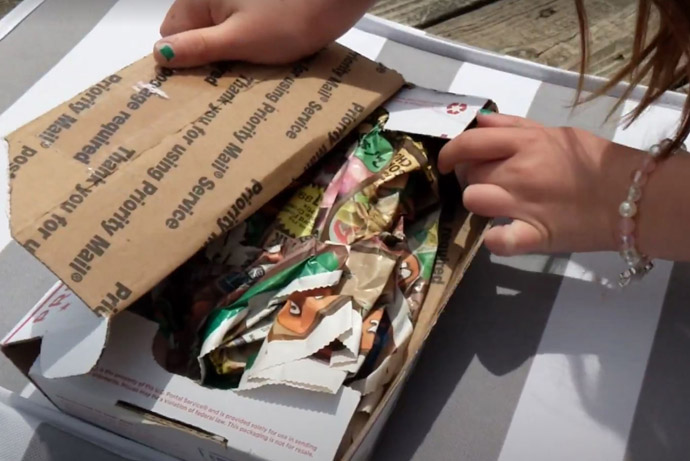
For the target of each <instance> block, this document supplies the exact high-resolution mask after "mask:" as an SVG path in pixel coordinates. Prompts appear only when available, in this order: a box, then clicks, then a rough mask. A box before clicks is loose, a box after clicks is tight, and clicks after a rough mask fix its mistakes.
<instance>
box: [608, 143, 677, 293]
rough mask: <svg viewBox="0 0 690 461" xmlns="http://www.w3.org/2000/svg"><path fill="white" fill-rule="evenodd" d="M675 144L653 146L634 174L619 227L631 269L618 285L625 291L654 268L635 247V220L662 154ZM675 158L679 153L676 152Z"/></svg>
mask: <svg viewBox="0 0 690 461" xmlns="http://www.w3.org/2000/svg"><path fill="white" fill-rule="evenodd" d="M669 143H671V140H669V139H665V140H663V141H662V142H661V143H659V144H656V145H654V146H652V148H651V149H650V150H649V152H648V154H649V155H647V156H646V157H645V159H644V160H643V161H642V165H641V166H640V168H639V169H637V170H636V171H635V172H634V173H633V178H632V179H633V180H632V184H631V185H630V188H629V189H628V196H627V197H626V199H625V200H624V201H623V202H622V203H621V204H620V206H619V207H618V213H619V214H620V217H621V220H620V223H619V226H618V230H619V231H620V245H621V246H620V255H621V257H622V258H623V260H624V261H625V263H626V265H627V266H628V268H627V269H626V270H624V271H623V272H621V274H620V276H619V281H618V284H619V285H620V286H621V287H625V286H626V285H628V284H629V283H630V282H631V281H632V279H633V278H641V277H643V276H644V275H645V274H647V273H648V272H649V271H651V270H652V269H653V268H654V264H653V263H652V261H651V259H650V258H649V257H648V256H647V255H644V254H642V253H640V252H639V251H638V250H637V246H636V245H635V243H636V242H635V227H636V226H635V220H634V218H635V216H636V215H637V211H638V203H639V201H640V199H641V198H642V192H643V189H644V186H645V184H647V180H648V178H649V175H650V174H652V173H653V172H654V170H655V169H656V166H657V163H658V161H659V160H660V159H661V158H660V157H661V154H662V152H664V151H665V148H666V147H667V146H668V144H669ZM683 149H685V146H683ZM673 154H675V152H673Z"/></svg>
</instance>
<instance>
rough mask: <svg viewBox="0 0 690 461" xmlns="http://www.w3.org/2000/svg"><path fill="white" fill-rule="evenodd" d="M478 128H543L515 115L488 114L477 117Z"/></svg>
mask: <svg viewBox="0 0 690 461" xmlns="http://www.w3.org/2000/svg"><path fill="white" fill-rule="evenodd" d="M477 126H478V127H480V128H541V127H542V125H541V124H540V123H537V122H535V121H533V120H529V119H526V118H523V117H518V116H515V115H505V114H490V115H489V114H486V113H480V114H479V115H477Z"/></svg>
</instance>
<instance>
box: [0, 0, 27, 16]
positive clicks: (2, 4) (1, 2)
mask: <svg viewBox="0 0 690 461" xmlns="http://www.w3.org/2000/svg"><path fill="white" fill-rule="evenodd" d="M21 1H22V0H0V18H2V17H3V16H5V15H6V14H7V13H9V12H10V10H12V9H13V8H14V7H15V6H17V5H18V4H19V3H21Z"/></svg>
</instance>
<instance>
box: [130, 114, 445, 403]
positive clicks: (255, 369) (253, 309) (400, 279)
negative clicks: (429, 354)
mask: <svg viewBox="0 0 690 461" xmlns="http://www.w3.org/2000/svg"><path fill="white" fill-rule="evenodd" d="M386 118H387V115H386V113H385V112H384V111H383V110H380V111H379V112H378V113H375V114H374V115H372V116H371V117H370V118H369V119H368V120H367V121H366V122H364V123H363V124H361V125H360V126H359V127H358V129H356V130H355V132H353V133H352V134H351V135H350V137H349V138H347V139H346V140H345V141H343V142H341V143H340V144H339V146H338V147H336V148H335V149H334V150H333V151H331V152H330V153H329V154H328V155H326V156H325V157H324V158H323V159H322V160H320V161H319V162H318V163H317V164H316V165H314V166H313V167H312V168H311V169H309V170H308V171H307V172H306V173H305V174H304V175H303V176H302V177H301V178H300V179H299V180H298V181H296V182H295V183H293V184H292V185H291V186H290V187H288V188H287V189H286V190H285V191H283V193H281V194H280V195H278V196H277V197H275V198H274V199H273V200H271V201H270V202H269V203H268V204H267V205H265V206H264V207H262V208H261V209H260V210H259V211H258V212H256V213H255V214H253V215H252V216H251V217H250V218H249V219H247V220H246V221H245V222H244V223H243V224H241V225H239V226H237V227H236V228H235V229H233V230H231V231H230V232H228V233H227V234H225V235H223V236H221V237H220V238H218V239H217V240H215V241H213V242H211V243H210V244H209V245H207V246H206V247H205V248H204V249H202V250H201V251H200V252H199V253H197V254H196V255H195V256H194V257H192V258H191V259H190V260H189V261H187V262H186V263H185V264H183V265H182V266H181V267H180V268H178V269H177V270H176V271H175V272H174V273H172V274H171V275H170V276H169V277H168V278H166V279H165V280H163V281H162V282H161V283H160V284H159V285H158V286H157V287H156V288H154V289H153V290H152V291H151V292H150V293H149V294H148V295H147V296H144V297H143V298H141V299H140V300H139V301H137V302H136V303H135V304H134V305H133V306H132V310H133V311H134V312H137V313H139V314H140V315H143V316H145V317H147V318H149V319H152V320H154V321H156V322H157V323H158V324H159V325H160V332H161V335H159V338H162V339H161V341H164V342H165V344H164V347H163V349H165V350H166V352H165V354H164V356H163V358H159V360H161V361H163V362H164V365H165V367H166V368H167V369H168V370H169V371H171V372H174V373H177V374H181V375H185V376H188V377H190V378H192V379H195V380H199V381H200V382H201V383H202V384H203V385H206V386H209V387H214V388H224V389H236V390H238V391H242V390H249V389H254V388H257V387H261V386H265V385H287V386H292V387H297V388H301V389H306V390H310V391H314V392H326V393H332V394H335V393H337V392H338V391H339V389H340V388H341V387H342V386H349V387H351V388H352V389H355V390H357V391H359V392H360V393H361V394H362V395H363V399H362V402H361V404H360V411H364V412H370V411H371V410H372V409H373V408H374V407H375V406H376V404H377V403H378V401H379V400H380V398H381V396H382V395H383V391H384V388H385V386H386V384H388V383H389V382H390V381H391V379H392V378H394V377H395V375H396V374H397V372H398V371H399V370H400V367H401V366H402V363H403V359H404V353H405V347H406V345H407V343H408V342H409V339H410V337H411V335H412V332H413V329H414V325H415V321H416V319H417V316H418V314H419V310H420V308H421V306H422V303H423V301H424V298H425V295H426V293H427V290H428V286H429V283H430V279H431V276H432V272H433V269H434V263H435V260H436V253H437V248H438V226H439V219H440V216H441V211H442V210H441V199H440V197H441V192H440V187H441V185H442V184H444V183H445V181H439V175H438V172H437V171H436V169H435V158H433V156H434V155H436V153H437V152H438V148H439V143H440V141H441V140H438V139H432V138H426V137H421V136H420V137H415V138H414V139H413V138H412V137H411V136H409V135H407V134H403V133H398V132H391V131H386V130H385V129H384V125H385V121H386ZM455 187H457V186H455Z"/></svg>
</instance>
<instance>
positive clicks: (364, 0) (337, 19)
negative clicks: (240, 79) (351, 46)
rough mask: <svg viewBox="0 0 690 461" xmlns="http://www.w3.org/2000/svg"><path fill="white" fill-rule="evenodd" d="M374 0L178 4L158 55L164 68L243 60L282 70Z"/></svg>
mask: <svg viewBox="0 0 690 461" xmlns="http://www.w3.org/2000/svg"><path fill="white" fill-rule="evenodd" d="M373 3H374V0H176V1H175V3H174V4H173V6H172V7H171V8H170V11H168V14H167V16H166V18H165V20H164V21H163V25H162V26H161V35H162V37H163V39H162V40H160V41H159V42H158V43H156V45H155V52H154V55H155V57H156V60H157V61H158V63H159V64H161V65H164V66H166V67H172V68H178V67H193V66H198V65H203V64H208V63H210V62H216V61H228V60H242V61H249V62H256V63H262V64H282V63H288V62H292V61H295V60H298V59H300V58H302V57H305V56H308V55H310V54H312V53H315V52H316V51H318V50H319V49H321V48H323V47H324V46H325V45H327V44H328V43H330V42H332V41H333V40H335V39H336V38H338V37H339V36H340V35H342V34H343V33H345V32H346V31H347V30H348V29H349V28H350V27H352V26H353V25H354V24H355V22H357V20H359V18H360V17H362V15H364V13H365V12H366V11H367V9H368V8H369V6H371V4H373Z"/></svg>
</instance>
